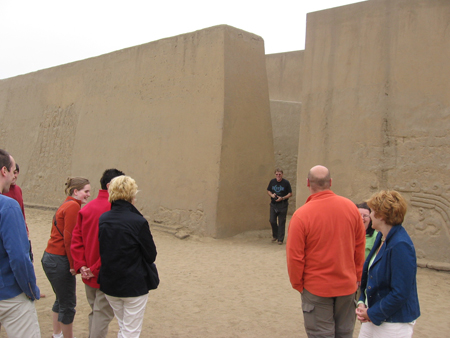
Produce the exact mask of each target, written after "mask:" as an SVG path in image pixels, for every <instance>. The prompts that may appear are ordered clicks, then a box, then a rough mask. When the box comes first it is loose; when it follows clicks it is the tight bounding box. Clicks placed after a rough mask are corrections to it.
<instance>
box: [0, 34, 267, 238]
mask: <svg viewBox="0 0 450 338" xmlns="http://www.w3.org/2000/svg"><path fill="white" fill-rule="evenodd" d="M255 121H258V123H255ZM0 130H1V133H0V145H1V148H4V149H7V150H8V151H9V152H10V153H11V154H12V155H13V156H14V157H15V158H16V160H17V162H18V163H19V164H20V165H21V175H20V178H19V184H20V185H21V187H22V189H23V191H24V198H25V202H26V203H31V204H39V205H46V206H58V205H59V204H60V203H62V201H63V199H64V182H65V179H66V177H68V176H71V175H74V176H85V177H87V178H89V179H90V180H91V183H92V185H93V190H94V191H93V197H95V196H96V194H97V191H98V189H99V188H100V187H99V183H98V181H99V179H100V176H101V174H102V172H103V170H105V169H107V168H111V167H117V168H119V169H121V170H123V171H125V173H126V174H127V175H130V176H132V177H133V178H135V179H136V182H137V183H138V186H139V190H140V192H139V194H138V196H137V202H136V204H137V207H138V208H139V210H140V211H141V212H142V213H143V214H144V215H145V216H147V217H148V219H149V220H150V221H155V222H157V223H161V224H163V225H166V226H172V227H181V228H184V229H185V230H186V231H188V232H191V233H196V234H201V235H206V236H212V237H226V236H232V235H234V234H236V233H239V232H242V231H246V230H255V229H261V228H267V224H268V222H267V217H268V216H267V207H268V206H267V204H268V202H267V199H266V197H267V195H266V194H263V193H261V187H265V186H266V184H267V178H268V177H269V176H270V175H271V172H272V168H273V165H274V155H273V141H272V138H271V137H267V135H268V134H269V135H271V132H272V130H271V121H270V111H269V98H268V87H267V75H266V71H265V55H264V42H263V40H262V39H261V38H260V37H258V36H256V35H253V34H250V33H248V32H244V31H242V30H238V29H235V28H233V27H229V26H216V27H212V28H208V29H204V30H200V31H197V32H193V33H189V34H184V35H180V36H176V37H172V38H167V39H163V40H159V41H155V42H151V43H148V44H144V45H141V46H137V47H132V48H128V49H124V50H120V51H117V52H113V53H110V54H106V55H102V56H99V57H95V58H91V59H87V60H83V61H79V62H74V63H70V64H66V65H62V66H58V67H54V68H50V69H46V70H41V71H38V72H35V73H30V74H27V75H23V76H18V77H14V78H10V79H6V80H1V81H0Z"/></svg>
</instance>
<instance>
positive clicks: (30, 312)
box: [0, 293, 41, 338]
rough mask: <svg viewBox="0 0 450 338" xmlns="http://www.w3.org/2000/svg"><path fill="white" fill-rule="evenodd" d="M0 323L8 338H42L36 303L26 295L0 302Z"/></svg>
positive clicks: (22, 294)
mask: <svg viewBox="0 0 450 338" xmlns="http://www.w3.org/2000/svg"><path fill="white" fill-rule="evenodd" d="M0 322H1V323H2V325H3V327H4V328H5V331H6V334H7V335H8V338H24V337H27V338H28V337H29V338H41V330H40V328H39V322H38V318H37V313H36V308H35V306H34V302H33V301H31V300H29V299H28V298H27V296H25V294H24V293H21V294H20V295H18V296H16V297H14V298H10V299H5V300H1V301H0Z"/></svg>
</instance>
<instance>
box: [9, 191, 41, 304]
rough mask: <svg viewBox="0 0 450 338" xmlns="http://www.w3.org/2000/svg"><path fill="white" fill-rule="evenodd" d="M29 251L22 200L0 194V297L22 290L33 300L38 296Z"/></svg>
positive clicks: (14, 295)
mask: <svg viewBox="0 0 450 338" xmlns="http://www.w3.org/2000/svg"><path fill="white" fill-rule="evenodd" d="M29 253H30V243H29V242H28V237H27V230H26V226H25V221H24V219H23V214H22V210H21V209H20V206H19V203H17V201H16V200H14V199H12V198H9V197H6V196H3V195H2V194H0V300H5V299H10V298H13V297H16V296H18V295H20V294H21V293H22V292H24V293H25V294H26V295H27V296H28V298H30V299H31V300H34V299H39V297H40V292H39V288H38V287H37V286H36V275H35V274H34V268H33V264H32V263H31V260H30V255H29Z"/></svg>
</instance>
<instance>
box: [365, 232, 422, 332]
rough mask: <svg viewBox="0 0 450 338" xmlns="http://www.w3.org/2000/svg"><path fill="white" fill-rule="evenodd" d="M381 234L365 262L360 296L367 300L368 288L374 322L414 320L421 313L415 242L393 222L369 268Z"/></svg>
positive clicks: (379, 235)
mask: <svg viewBox="0 0 450 338" xmlns="http://www.w3.org/2000/svg"><path fill="white" fill-rule="evenodd" d="M381 237H382V233H381V232H380V233H378V236H377V238H376V240H375V244H374V246H373V248H372V251H370V254H369V256H368V257H367V259H366V261H365V263H364V268H363V275H362V279H361V290H362V292H361V297H360V300H361V301H365V299H366V295H365V293H364V290H366V293H367V298H368V299H367V304H368V305H369V309H368V310H367V314H368V315H369V318H370V320H371V321H372V323H374V324H375V325H381V324H382V323H383V322H390V323H409V322H412V321H413V320H415V319H417V318H418V317H419V316H420V308H419V298H418V296H417V284H416V273H417V259H416V251H415V249H414V244H413V242H412V241H411V238H410V237H409V235H408V233H407V232H406V230H405V228H403V226H402V225H395V226H393V227H392V229H391V230H390V231H389V234H388V235H387V238H386V241H385V243H384V245H383V246H382V247H381V249H380V252H379V253H378V255H377V256H376V257H375V260H374V262H373V264H372V266H371V267H370V270H368V265H369V262H370V259H371V258H372V256H373V255H374V254H375V253H376V251H377V249H378V247H379V246H380V244H381Z"/></svg>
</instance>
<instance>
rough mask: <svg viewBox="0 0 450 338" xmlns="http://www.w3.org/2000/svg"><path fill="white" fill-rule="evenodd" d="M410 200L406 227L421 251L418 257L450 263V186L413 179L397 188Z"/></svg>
mask: <svg viewBox="0 0 450 338" xmlns="http://www.w3.org/2000/svg"><path fill="white" fill-rule="evenodd" d="M394 189H395V190H398V191H400V192H401V193H402V194H403V196H404V197H405V198H407V199H408V200H409V206H408V212H407V213H406V218H405V221H404V224H403V225H404V227H405V228H406V229H407V230H408V233H409V234H410V235H411V238H412V239H413V241H414V245H415V247H416V251H417V258H423V259H427V260H432V261H437V262H450V186H445V185H443V184H434V185H433V186H431V187H422V186H421V184H420V183H419V182H418V181H412V182H410V183H408V184H406V185H405V186H403V187H395V188H394Z"/></svg>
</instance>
